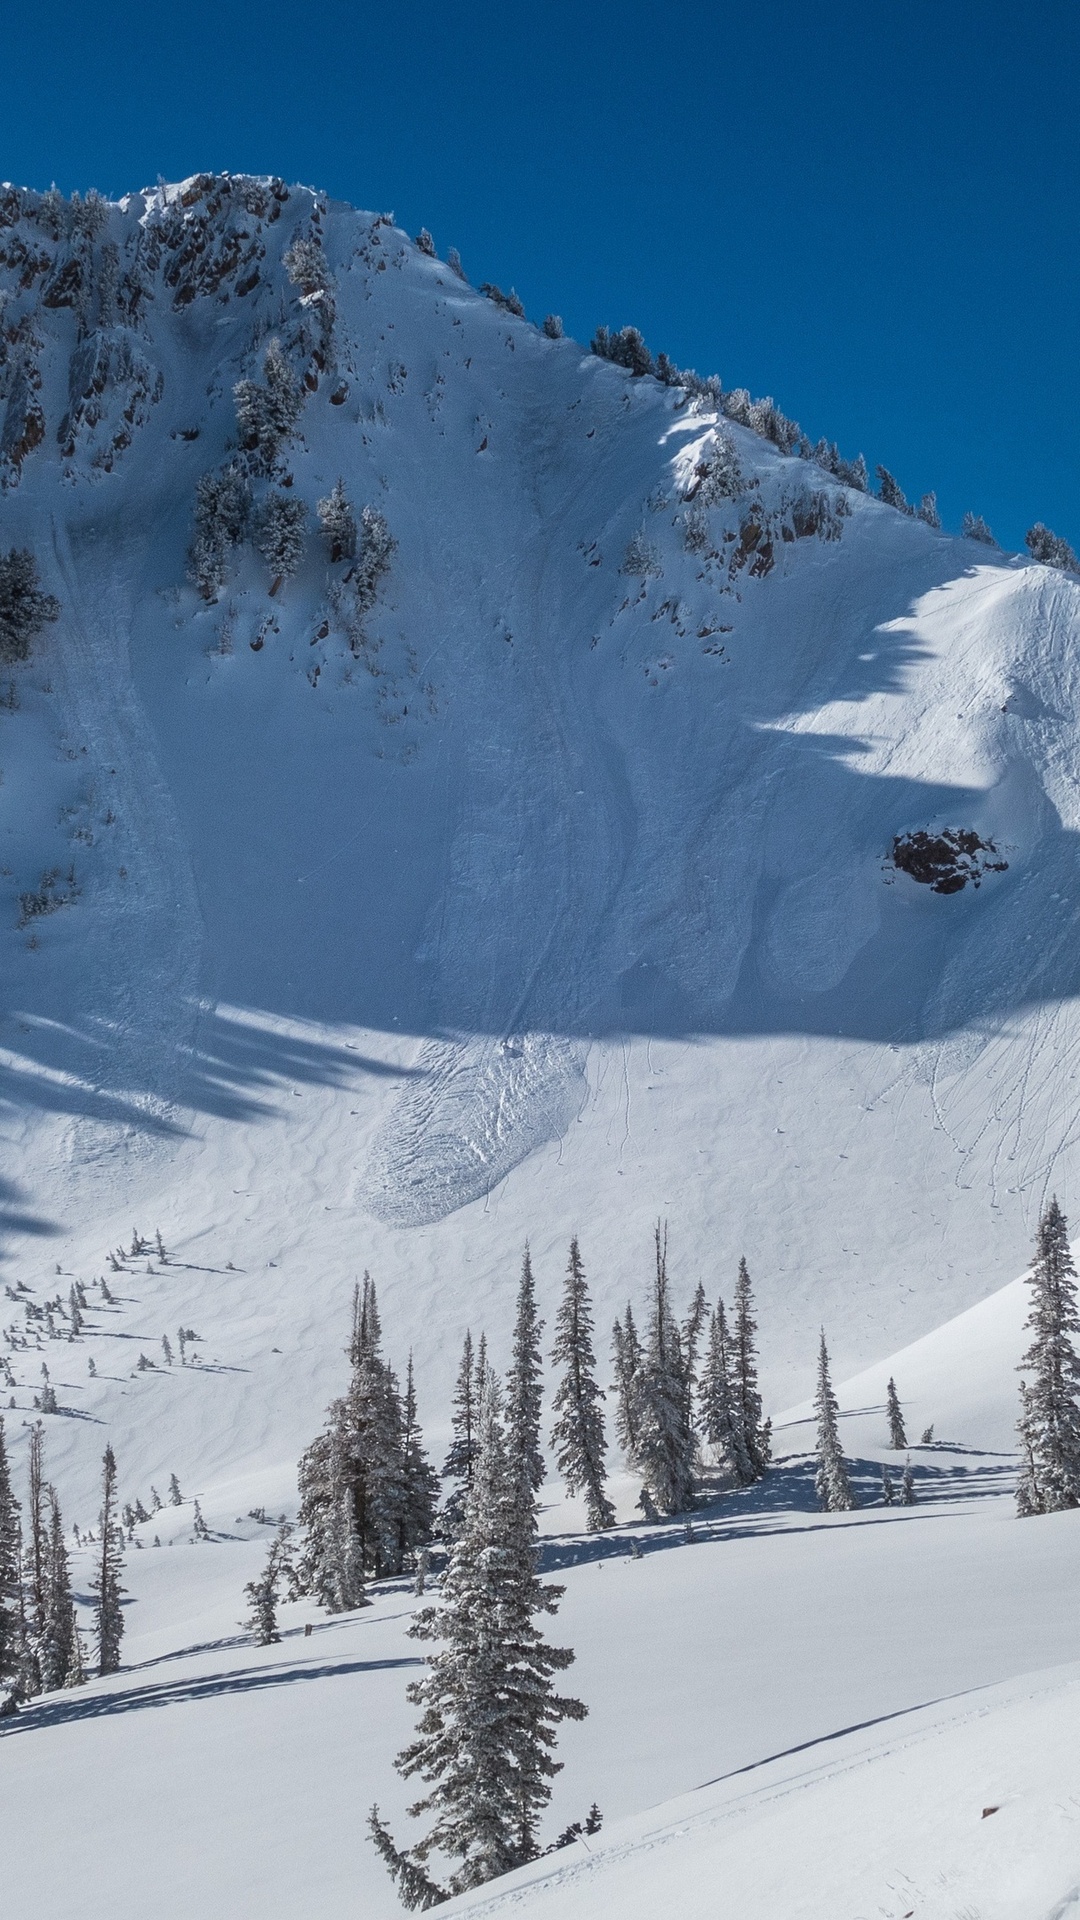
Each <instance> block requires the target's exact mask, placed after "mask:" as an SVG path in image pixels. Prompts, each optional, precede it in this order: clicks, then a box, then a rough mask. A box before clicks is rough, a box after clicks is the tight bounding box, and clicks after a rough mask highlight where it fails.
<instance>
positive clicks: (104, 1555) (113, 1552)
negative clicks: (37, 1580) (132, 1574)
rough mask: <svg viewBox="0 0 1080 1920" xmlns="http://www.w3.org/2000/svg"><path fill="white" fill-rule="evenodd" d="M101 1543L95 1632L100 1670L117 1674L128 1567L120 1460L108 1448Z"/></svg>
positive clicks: (95, 1588) (94, 1584) (95, 1586)
mask: <svg viewBox="0 0 1080 1920" xmlns="http://www.w3.org/2000/svg"><path fill="white" fill-rule="evenodd" d="M100 1523H101V1541H100V1546H99V1551H98V1564H97V1569H96V1571H95V1574H94V1577H93V1579H92V1580H91V1582H90V1586H91V1590H92V1591H93V1592H94V1593H95V1594H96V1596H97V1599H96V1602H95V1609H94V1612H95V1631H96V1636H97V1670H98V1673H99V1674H106V1673H115V1672H116V1670H117V1668H118V1667H119V1665H120V1641H121V1639H122V1637H123V1632H124V1614H123V1608H122V1607H121V1604H120V1596H121V1594H122V1593H123V1588H122V1587H121V1585H120V1575H121V1573H122V1572H123V1566H124V1549H123V1540H124V1536H123V1532H122V1531H121V1529H120V1527H119V1526H118V1525H117V1522H116V1458H115V1456H114V1454H113V1450H112V1447H111V1446H108V1447H106V1449H105V1457H104V1461H103V1465H102V1498H101V1515H100Z"/></svg>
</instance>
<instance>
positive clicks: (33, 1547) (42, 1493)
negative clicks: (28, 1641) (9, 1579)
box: [26, 1420, 49, 1665]
mask: <svg viewBox="0 0 1080 1920" xmlns="http://www.w3.org/2000/svg"><path fill="white" fill-rule="evenodd" d="M27 1482H28V1486H27V1502H26V1520H27V1534H26V1610H27V1621H28V1626H29V1630H30V1634H31V1636H32V1640H33V1646H34V1650H35V1654H36V1655H37V1656H38V1661H39V1665H40V1652H39V1649H40V1647H41V1641H42V1636H43V1634H44V1631H45V1617H46V1613H47V1611H48V1589H49V1575H48V1569H49V1503H48V1494H47V1491H46V1486H45V1429H44V1427H43V1426H42V1424H41V1421H40V1420H35V1422H34V1424H33V1426H32V1427H31V1429H30V1446H29V1449H28V1458H27Z"/></svg>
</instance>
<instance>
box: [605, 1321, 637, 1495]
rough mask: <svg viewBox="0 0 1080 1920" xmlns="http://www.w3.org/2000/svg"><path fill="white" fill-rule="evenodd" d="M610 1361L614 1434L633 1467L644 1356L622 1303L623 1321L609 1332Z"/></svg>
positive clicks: (634, 1327)
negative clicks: (613, 1398)
mask: <svg viewBox="0 0 1080 1920" xmlns="http://www.w3.org/2000/svg"><path fill="white" fill-rule="evenodd" d="M611 1346H612V1361H613V1364H614V1368H615V1394H616V1403H615V1433H616V1437H617V1439H618V1442H619V1445H620V1446H621V1448H622V1450H623V1453H624V1454H625V1455H626V1459H627V1462H628V1464H629V1465H630V1466H634V1465H635V1464H636V1461H637V1449H638V1400H639V1395H640V1391H641V1374H642V1367H643V1365H644V1354H643V1351H642V1346H641V1341H640V1339H639V1338H638V1330H637V1327H636V1326H635V1324H634V1310H633V1308H632V1307H631V1305H630V1303H629V1301H627V1303H626V1319H625V1320H616V1322H615V1325H614V1327H613V1328H612V1333H611Z"/></svg>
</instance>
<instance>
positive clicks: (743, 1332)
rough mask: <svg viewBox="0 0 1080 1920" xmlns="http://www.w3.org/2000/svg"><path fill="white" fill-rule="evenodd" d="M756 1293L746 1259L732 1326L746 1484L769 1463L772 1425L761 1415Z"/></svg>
mask: <svg viewBox="0 0 1080 1920" xmlns="http://www.w3.org/2000/svg"><path fill="white" fill-rule="evenodd" d="M756 1333H757V1321H756V1320H755V1318H754V1296H753V1292H752V1290H751V1286H750V1275H749V1272H748V1270H747V1266H746V1261H745V1260H740V1261H739V1275H738V1279H737V1280H736V1282H735V1324H734V1327H733V1329H732V1342H731V1344H732V1361H733V1366H732V1385H733V1388H734V1403H735V1419H736V1422H737V1425H738V1431H739V1441H740V1447H739V1456H740V1460H741V1461H742V1463H743V1464H742V1465H741V1466H740V1468H739V1472H740V1475H741V1477H742V1479H743V1483H744V1485H749V1484H750V1483H751V1482H752V1481H754V1480H760V1479H761V1477H762V1475H763V1474H764V1473H765V1471H766V1468H767V1467H768V1464H769V1434H770V1431H771V1429H770V1426H769V1423H768V1422H767V1421H763V1420H762V1417H761V1395H760V1393H759V1392H758V1373H757V1346H756V1343H755V1338H754V1336H755V1334H756Z"/></svg>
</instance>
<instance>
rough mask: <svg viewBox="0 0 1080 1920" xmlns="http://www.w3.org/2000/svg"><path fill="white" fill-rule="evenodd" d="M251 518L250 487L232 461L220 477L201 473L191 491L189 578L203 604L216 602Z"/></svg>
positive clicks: (241, 470) (241, 471) (215, 474)
mask: <svg viewBox="0 0 1080 1920" xmlns="http://www.w3.org/2000/svg"><path fill="white" fill-rule="evenodd" d="M250 518H251V484H250V482H249V480H248V477H247V475H246V473H245V472H244V471H243V469H242V467H240V466H239V465H238V463H237V462H236V461H235V460H233V461H231V462H230V463H229V465H228V466H227V467H224V468H223V469H222V471H221V472H220V473H204V474H203V475H202V477H201V479H200V480H199V482H198V484H197V486H196V488H195V537H194V539H193V541H192V543H191V549H190V553H189V556H188V558H189V564H190V570H191V578H192V579H193V581H194V582H195V585H196V586H197V587H198V589H199V592H200V593H201V594H202V596H203V599H204V600H216V599H217V597H218V595H219V593H220V592H221V589H222V587H223V586H224V584H225V575H226V571H227V568H228V560H229V553H230V551H231V549H232V548H233V547H235V546H239V544H240V542H241V541H242V540H243V539H244V537H245V535H246V533H247V530H248V526H249V523H250Z"/></svg>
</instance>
